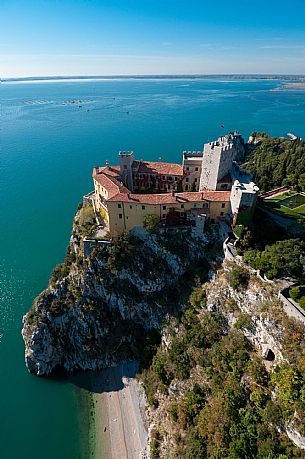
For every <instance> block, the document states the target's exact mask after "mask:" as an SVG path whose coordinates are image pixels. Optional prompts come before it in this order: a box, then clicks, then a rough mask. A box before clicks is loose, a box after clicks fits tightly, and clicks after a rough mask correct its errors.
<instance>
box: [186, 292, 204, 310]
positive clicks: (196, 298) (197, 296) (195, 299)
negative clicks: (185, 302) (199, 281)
mask: <svg viewBox="0 0 305 459" xmlns="http://www.w3.org/2000/svg"><path fill="white" fill-rule="evenodd" d="M189 302H190V303H191V305H192V306H193V307H195V306H200V307H201V308H204V307H205V305H206V293H205V291H204V290H202V288H201V287H195V288H194V289H193V291H192V293H191V295H190V298H189Z"/></svg>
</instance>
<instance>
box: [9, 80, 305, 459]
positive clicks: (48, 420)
mask: <svg viewBox="0 0 305 459" xmlns="http://www.w3.org/2000/svg"><path fill="white" fill-rule="evenodd" d="M280 86H281V81H263V80H242V81H238V80H229V81H225V80H221V79H219V80H173V79H171V80H108V81H65V82H42V83H38V82H36V83H3V84H1V86H0V103H1V108H0V115H1V116H0V123H1V124H0V129H1V130H0V146H1V150H0V155H1V156H0V158H1V159H0V190H1V200H0V206H1V211H0V215H1V225H0V234H1V239H0V240H1V252H0V300H1V305H0V335H1V337H0V457H1V458H2V459H21V458H24V459H55V458H56V459H77V458H81V457H86V456H87V455H86V454H83V453H82V447H83V446H84V445H85V440H86V439H85V435H84V432H85V428H84V426H85V424H86V417H85V416H83V412H82V409H81V407H80V405H79V396H78V395H79V389H78V388H77V387H75V386H74V385H73V384H71V383H68V382H63V381H60V380H58V379H57V380H50V379H47V378H38V377H35V376H32V375H29V374H28V372H27V370H26V368H25V365H24V356H23V352H24V348H23V341H22V338H21V334H20V332H21V326H22V322H21V321H22V315H23V314H24V313H25V312H26V311H27V310H28V308H29V307H30V305H31V302H32V300H33V298H34V297H35V296H36V295H37V294H38V293H39V292H40V291H41V290H42V289H44V288H45V287H46V286H47V283H48V278H49V275H50V273H51V270H52V268H53V267H54V265H55V264H56V263H58V262H60V261H61V260H62V259H63V257H64V254H65V250H66V246H67V244H68V241H69V236H70V230H71V221H72V218H73V215H74V212H75V209H76V207H77V204H78V202H79V201H80V200H81V199H82V195H83V194H85V193H87V192H89V191H90V190H91V189H92V184H91V169H92V167H93V166H95V165H98V164H99V165H104V164H105V161H106V159H108V160H109V162H110V163H117V153H118V151H119V150H131V149H132V150H134V152H135V155H136V157H137V158H139V159H141V158H147V159H150V160H158V159H159V158H160V157H162V159H163V160H165V161H175V162H180V160H181V152H182V151H183V150H199V149H201V148H202V145H203V143H204V142H206V141H208V140H213V139H215V138H216V137H218V136H219V135H221V134H222V133H224V132H228V131H230V130H235V129H237V130H239V131H240V132H241V133H242V134H243V135H244V137H245V138H247V136H248V135H249V134H250V132H251V131H254V130H255V131H261V130H263V131H267V132H269V133H270V134H272V135H277V136H281V135H285V134H286V133H287V132H293V133H295V134H297V135H299V136H301V137H304V138H305V91H303V90H280V91H279V90H274V89H276V88H279V87H280ZM72 101H81V102H74V103H73V102H72ZM222 123H223V124H224V126H225V128H224V129H222V128H221V124H222ZM80 433H82V435H80Z"/></svg>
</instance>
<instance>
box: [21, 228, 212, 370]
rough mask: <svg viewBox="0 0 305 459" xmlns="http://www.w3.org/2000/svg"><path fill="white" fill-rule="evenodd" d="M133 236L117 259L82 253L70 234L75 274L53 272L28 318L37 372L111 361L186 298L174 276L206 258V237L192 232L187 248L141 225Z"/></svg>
mask: <svg viewBox="0 0 305 459" xmlns="http://www.w3.org/2000/svg"><path fill="white" fill-rule="evenodd" d="M131 236H132V242H130V241H128V242H126V246H122V250H124V251H125V252H124V255H122V256H121V255H120V253H119V251H117V253H116V256H115V257H116V258H115V259H114V262H113V260H112V265H111V266H110V265H109V263H108V259H109V252H107V251H99V252H97V253H95V254H92V256H91V257H89V258H81V259H80V256H79V254H80V250H79V248H77V249H78V250H74V249H75V244H76V242H75V240H73V242H71V249H72V250H73V251H74V252H75V253H76V254H77V257H76V261H74V262H73V263H71V264H70V265H69V269H68V274H67V275H66V276H65V277H64V278H63V279H62V280H60V281H55V282H54V281H53V280H52V279H51V281H50V285H49V287H48V288H47V289H46V290H45V291H43V292H42V293H41V294H40V295H39V297H38V298H37V299H36V300H35V301H34V304H33V306H32V309H31V310H30V311H29V312H28V314H26V315H25V316H24V318H23V330H22V336H23V339H24V342H25V361H26V365H27V368H28V370H29V371H30V372H32V373H35V374H37V375H48V374H50V373H52V371H53V370H54V369H57V368H59V369H60V368H61V369H65V370H67V371H72V370H76V369H83V370H89V369H90V370H95V369H99V368H103V367H108V366H111V365H113V364H115V363H116V362H117V361H119V360H121V359H122V358H126V356H127V357H128V348H130V347H132V344H133V341H134V340H135V339H136V338H135V337H138V336H139V335H140V336H141V335H142V336H143V335H144V334H145V330H148V329H152V328H159V329H160V328H162V324H163V321H164V318H165V316H166V314H168V313H171V312H173V313H177V311H178V309H179V308H180V307H181V306H182V305H181V304H179V293H178V291H175V289H174V288H173V284H174V283H175V284H176V283H177V282H179V279H181V278H182V276H183V274H184V273H185V272H186V271H187V269H189V267H190V266H192V264H194V263H196V262H199V260H204V257H205V245H206V241H203V240H201V241H195V240H193V239H192V237H191V236H187V237H186V238H185V247H182V248H181V247H180V248H179V247H178V246H177V247H178V248H179V250H181V253H182V254H183V256H180V254H179V255H178V254H177V253H173V250H170V249H169V248H168V244H167V243H166V241H165V239H164V238H162V236H160V235H159V236H155V235H152V234H150V233H148V232H147V231H145V230H144V229H137V230H135V231H134V233H133V234H132V235H131ZM167 242H168V241H167ZM72 244H73V245H72ZM120 257H121V258H120ZM126 349H127V351H126ZM126 352H127V355H126Z"/></svg>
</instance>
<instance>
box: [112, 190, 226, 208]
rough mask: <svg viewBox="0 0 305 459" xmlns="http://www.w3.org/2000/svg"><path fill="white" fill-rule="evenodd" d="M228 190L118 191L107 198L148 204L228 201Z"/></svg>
mask: <svg viewBox="0 0 305 459" xmlns="http://www.w3.org/2000/svg"><path fill="white" fill-rule="evenodd" d="M230 194H231V193H230V191H203V192H184V193H175V194H174V195H172V194H171V193H163V194H133V193H127V194H126V193H124V192H120V193H118V194H117V195H115V196H112V197H111V198H109V199H108V201H111V202H130V203H134V204H136V203H139V204H148V205H158V204H175V203H181V204H183V203H185V202H202V201H208V202H229V201H230Z"/></svg>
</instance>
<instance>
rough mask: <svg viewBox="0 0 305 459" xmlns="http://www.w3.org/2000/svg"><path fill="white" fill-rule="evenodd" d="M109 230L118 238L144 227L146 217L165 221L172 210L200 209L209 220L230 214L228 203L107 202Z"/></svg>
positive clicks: (222, 217) (182, 211)
mask: <svg viewBox="0 0 305 459" xmlns="http://www.w3.org/2000/svg"><path fill="white" fill-rule="evenodd" d="M107 206H108V214H109V228H110V233H111V235H112V237H118V236H119V235H120V234H122V233H123V232H124V231H129V230H131V229H132V228H134V227H135V226H140V227H143V226H144V217H145V216H146V215H155V216H157V217H158V219H159V220H165V219H166V217H167V215H168V213H169V212H171V211H172V210H173V209H174V210H175V211H176V212H181V213H182V214H184V213H185V212H189V211H191V210H192V209H198V211H199V210H200V209H202V211H203V212H204V213H206V214H207V215H208V218H209V219H211V220H214V221H216V220H219V219H225V218H226V215H227V214H228V213H229V212H230V208H231V207H230V203H229V202H223V203H222V202H203V201H198V202H184V203H182V202H177V203H173V204H142V203H136V202H135V203H131V202H112V201H110V202H108V203H107Z"/></svg>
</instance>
